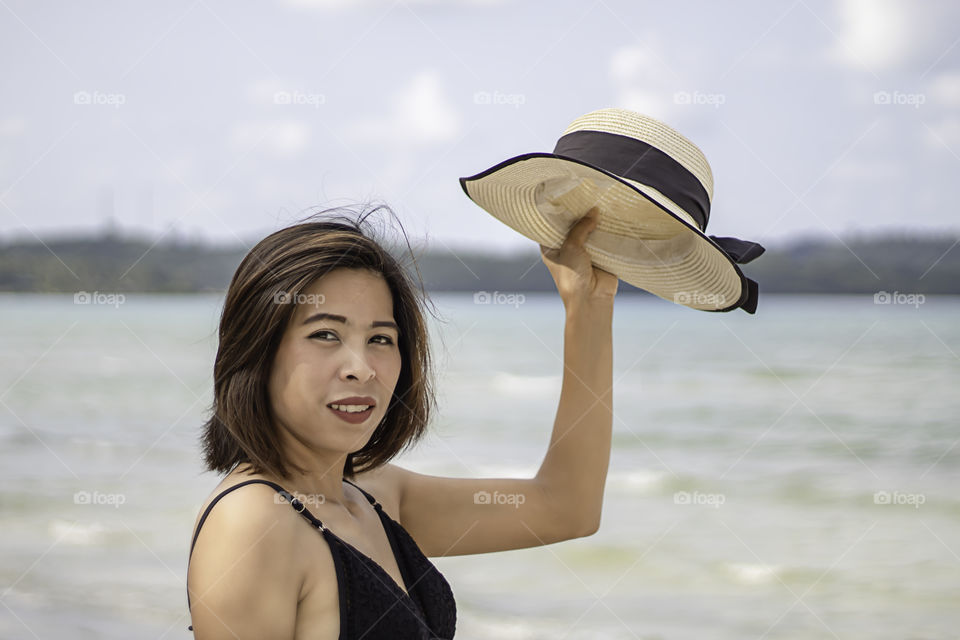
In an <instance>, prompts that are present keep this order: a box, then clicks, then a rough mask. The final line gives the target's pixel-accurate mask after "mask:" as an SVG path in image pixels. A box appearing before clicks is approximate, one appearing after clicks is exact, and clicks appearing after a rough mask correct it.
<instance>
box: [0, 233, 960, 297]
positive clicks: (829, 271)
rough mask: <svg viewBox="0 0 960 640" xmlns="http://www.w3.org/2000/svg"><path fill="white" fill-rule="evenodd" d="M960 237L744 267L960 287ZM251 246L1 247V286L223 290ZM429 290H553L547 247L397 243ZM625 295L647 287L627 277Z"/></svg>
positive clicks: (86, 241) (790, 247) (834, 279)
mask: <svg viewBox="0 0 960 640" xmlns="http://www.w3.org/2000/svg"><path fill="white" fill-rule="evenodd" d="M958 242H960V239H958V238H956V237H950V236H910V235H903V234H900V235H895V236H894V235H889V236H877V237H873V238H857V239H850V238H848V239H844V240H839V239H836V238H830V239H806V240H802V241H796V242H794V243H792V244H787V245H784V246H782V247H773V248H768V249H767V252H766V253H765V254H764V255H763V256H761V257H760V258H758V259H756V260H755V261H754V262H751V263H749V264H746V265H742V266H741V268H742V269H743V271H744V273H745V274H746V275H747V276H749V277H751V278H753V279H754V280H756V281H758V282H759V283H760V289H761V291H764V292H770V293H774V292H778V293H870V292H877V291H890V292H893V291H900V292H911V293H925V294H938V293H939V294H960V246H958ZM247 250H248V249H247V248H246V247H226V248H224V247H211V246H206V245H203V244H199V243H191V242H184V241H173V242H158V243H156V244H155V243H153V242H151V241H148V240H145V239H137V238H121V237H119V236H117V235H114V234H107V235H103V236H99V237H94V238H72V239H50V240H46V241H43V242H39V241H34V242H25V241H17V242H7V243H3V244H0V291H6V292H18V291H19V292H63V293H71V292H78V291H109V292H167V293H185V292H219V291H224V290H225V289H226V287H227V285H228V284H229V283H230V278H231V277H232V276H233V272H234V270H235V269H236V268H237V265H239V264H240V261H241V260H242V258H243V256H244V255H245V254H246V252H247ZM391 252H392V253H394V255H397V256H398V257H400V258H401V260H402V261H403V262H404V264H407V265H408V268H409V269H410V270H411V272H412V273H414V275H416V273H415V271H414V269H413V265H414V264H416V266H417V268H418V269H419V275H420V276H421V277H422V279H423V283H424V286H425V287H426V289H427V290H428V291H464V292H475V291H480V290H486V291H504V292H511V291H526V292H534V291H544V292H550V291H554V289H555V285H554V284H553V280H552V279H551V278H550V274H549V272H548V271H547V269H546V267H545V266H544V265H543V263H542V262H541V260H540V254H539V250H538V249H533V250H531V251H529V252H523V253H518V254H514V255H510V256H503V257H500V256H493V255H486V254H483V253H479V252H465V251H457V252H452V251H427V250H422V249H414V254H413V255H412V256H411V255H409V254H404V253H403V252H401V251H399V250H396V249H391ZM620 292H639V290H638V289H636V288H635V287H632V286H630V285H628V284H626V283H624V282H621V283H620Z"/></svg>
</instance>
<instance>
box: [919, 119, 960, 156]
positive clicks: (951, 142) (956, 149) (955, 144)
mask: <svg viewBox="0 0 960 640" xmlns="http://www.w3.org/2000/svg"><path fill="white" fill-rule="evenodd" d="M928 126H929V129H927V130H926V131H925V132H924V142H926V143H927V146H929V147H930V148H932V149H939V150H941V151H947V150H949V151H950V152H952V153H953V155H955V156H958V157H960V117H957V116H948V117H946V118H944V119H942V120H940V121H939V122H937V123H935V124H932V125H928ZM944 147H946V149H944Z"/></svg>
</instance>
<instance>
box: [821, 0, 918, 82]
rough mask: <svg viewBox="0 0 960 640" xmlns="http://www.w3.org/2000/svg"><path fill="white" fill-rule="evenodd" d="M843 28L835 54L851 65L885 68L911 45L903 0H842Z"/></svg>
mask: <svg viewBox="0 0 960 640" xmlns="http://www.w3.org/2000/svg"><path fill="white" fill-rule="evenodd" d="M839 12H840V19H841V21H842V23H843V28H842V31H841V32H840V33H839V34H838V36H839V38H840V42H837V43H836V45H835V49H834V54H835V55H836V57H837V58H838V59H839V60H841V61H842V62H844V63H846V64H848V65H849V66H851V67H861V66H865V67H866V68H867V69H870V70H879V69H884V68H887V67H889V66H892V64H893V63H894V62H896V61H897V60H899V59H902V58H903V57H904V55H905V54H906V53H907V51H908V50H909V47H910V44H911V42H910V34H909V26H908V25H909V20H910V16H909V13H910V12H911V8H910V7H908V6H906V4H905V3H904V2H902V0H842V2H840V9H839Z"/></svg>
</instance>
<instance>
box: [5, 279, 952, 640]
mask: <svg viewBox="0 0 960 640" xmlns="http://www.w3.org/2000/svg"><path fill="white" fill-rule="evenodd" d="M434 300H435V301H436V303H437V305H438V307H439V309H440V310H441V312H442V313H443V314H444V316H445V320H446V321H445V322H443V323H438V322H437V321H436V320H434V319H433V318H431V320H430V321H431V324H432V331H433V334H432V336H433V340H434V343H435V348H436V351H435V353H436V355H437V358H438V364H439V366H440V374H441V376H440V382H439V385H438V389H439V405H440V411H439V412H438V415H437V416H436V417H435V421H434V424H433V427H432V433H431V434H430V436H429V437H428V438H427V439H426V440H425V441H424V443H423V444H422V445H421V446H420V447H419V448H417V449H416V450H415V451H413V452H411V453H409V454H407V455H405V456H403V458H401V459H399V460H398V461H397V462H398V464H401V465H402V466H407V467H408V468H411V469H415V470H417V471H421V472H424V473H434V474H441V475H455V476H485V477H490V476H529V475H532V474H533V473H534V472H535V471H536V465H537V464H539V462H540V460H541V459H542V457H543V454H544V453H545V451H546V445H547V442H548V440H549V435H550V430H551V427H552V423H553V418H554V416H555V412H556V405H557V400H558V398H559V391H560V381H561V377H560V375H561V364H562V362H561V354H562V336H563V311H562V306H561V304H560V301H559V299H558V298H557V297H556V295H550V296H537V295H527V296H526V298H525V300H524V302H523V303H522V304H519V305H496V304H493V305H476V304H474V303H473V296H472V295H436V296H435V297H434ZM221 302H222V300H221V298H220V297H218V296H204V295H197V296H149V295H137V294H129V295H127V296H126V298H125V299H124V300H123V302H122V304H118V305H113V306H112V305H110V304H87V305H77V304H74V300H73V296H26V295H23V296H22V295H0V309H2V314H0V329H2V331H0V357H2V362H3V366H2V370H0V401H2V404H0V447H2V448H0V478H2V482H0V487H2V488H0V540H2V548H0V605H3V606H0V638H32V637H40V638H47V637H71V638H183V637H188V636H189V633H188V632H187V631H186V627H187V625H188V624H189V620H188V618H187V615H186V614H187V609H186V591H185V576H186V563H187V550H188V548H189V543H190V535H191V527H192V525H193V522H194V518H195V516H196V514H197V511H198V509H199V506H200V504H201V503H202V501H203V499H204V498H205V497H206V496H207V494H208V493H209V491H210V490H211V489H212V488H213V486H215V485H216V484H217V482H218V480H219V479H218V478H217V477H215V476H214V475H213V474H210V473H206V472H204V471H203V470H202V467H201V465H200V460H199V454H198V448H197V436H198V434H199V425H200V424H201V422H202V420H203V418H204V415H205V410H206V408H207V406H208V405H209V402H210V384H211V381H210V376H211V369H212V361H213V356H214V353H215V350H216V341H215V336H216V324H217V320H218V315H219V310H220V304H221ZM958 319H960V299H957V298H951V297H944V298H939V297H934V296H928V297H927V298H926V299H925V301H924V303H923V304H922V305H920V306H918V307H917V306H908V305H895V304H894V305H876V304H874V301H873V296H872V295H863V296H849V297H843V296H838V297H818V296H779V297H778V296H773V295H765V296H763V299H762V300H761V307H760V311H759V313H758V314H757V315H756V316H749V315H747V314H744V313H742V312H735V313H730V314H709V313H701V312H696V311H692V310H689V309H686V308H683V307H678V306H676V305H671V304H668V303H666V302H663V301H660V300H659V299H650V298H643V299H633V298H628V297H626V296H621V297H620V298H619V299H618V300H617V303H616V311H615V317H614V341H615V342H614V380H615V388H614V412H615V418H614V443H613V453H612V457H611V465H610V473H609V475H608V481H607V490H606V496H605V504H604V512H603V522H602V524H601V528H600V531H599V532H598V533H597V534H595V535H594V536H591V537H589V538H583V539H578V540H572V541H568V542H563V543H560V544H555V545H550V546H546V547H539V548H535V549H523V550H515V551H507V552H503V553H495V554H485V555H483V556H462V557H452V558H437V559H435V563H436V564H437V566H438V567H439V568H440V570H441V571H442V572H443V573H444V575H445V576H446V577H447V578H448V580H449V581H450V583H451V586H452V587H453V590H454V593H455V594H456V597H457V603H458V610H459V618H460V621H459V624H458V633H457V637H458V638H506V639H517V640H520V639H524V640H527V639H541V638H543V639H546V638H551V639H552V638H570V639H586V638H644V639H648V638H651V639H652V638H690V637H710V638H811V637H841V638H876V637H889V638H913V639H920V638H955V637H957V632H956V629H957V628H958V627H960V606H958V605H960V497H958V495H957V491H956V487H957V486H960V419H958V417H957V416H958V413H960V411H958V409H960V395H958V393H957V388H958V386H960V355H958V354H960V323H958V322H957V320H958ZM78 492H86V495H89V496H92V497H91V500H90V502H91V503H90V504H83V503H82V500H83V499H82V498H78V499H77V500H80V503H78V501H77V500H75V495H77V494H78ZM878 492H879V493H878ZM81 495H84V494H82V493H81ZM120 501H122V504H117V503H118V502H120Z"/></svg>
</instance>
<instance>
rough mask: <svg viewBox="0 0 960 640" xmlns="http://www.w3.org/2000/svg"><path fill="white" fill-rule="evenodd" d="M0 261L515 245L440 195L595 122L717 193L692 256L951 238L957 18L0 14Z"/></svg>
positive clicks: (142, 9) (743, 6)
mask: <svg viewBox="0 0 960 640" xmlns="http://www.w3.org/2000/svg"><path fill="white" fill-rule="evenodd" d="M0 60H2V61H3V62H2V64H3V73H2V75H0V240H13V239H25V240H36V239H38V238H41V239H46V238H51V237H62V236H64V235H73V234H80V235H90V234H94V233H97V232H99V231H102V230H103V229H105V228H111V229H113V230H114V231H116V232H119V233H122V234H128V235H140V236H146V237H149V238H153V239H161V240H164V239H166V240H169V239H174V238H178V239H186V238H190V239H198V240H203V241H207V242H212V243H218V244H219V243H222V244H237V243H243V244H246V245H247V246H250V245H252V244H253V243H254V242H255V241H256V240H258V239H259V238H261V237H263V236H264V235H266V234H267V233H269V232H271V231H273V230H275V229H277V228H279V227H281V226H284V225H286V224H290V223H292V222H294V221H296V220H298V219H300V218H302V217H304V216H306V215H308V214H309V213H311V212H313V211H315V210H317V209H318V208H325V207H330V206H336V205H346V204H351V203H362V202H368V201H380V202H385V203H386V204H388V205H389V206H390V207H391V208H392V209H393V210H394V211H395V212H396V213H397V215H398V216H399V219H400V221H401V223H402V225H403V227H404V229H405V230H406V232H407V234H408V235H409V236H410V238H411V241H413V242H416V243H421V244H422V243H426V245H427V247H428V248H431V249H436V250H447V249H452V250H457V249H465V248H474V249H481V250H485V251H493V252H498V251H503V252H511V251H514V250H521V249H524V248H529V247H531V246H533V241H531V240H529V239H527V238H525V237H523V236H521V235H519V234H518V233H516V232H515V231H513V230H512V229H510V228H509V227H507V226H505V225H504V224H503V223H501V222H500V221H498V220H497V219H495V218H493V217H492V216H490V215H489V214H487V213H486V212H484V211H483V210H482V209H480V208H479V207H477V206H476V205H475V204H473V203H472V202H471V201H470V200H469V199H467V197H466V196H465V195H464V194H463V192H462V190H461V188H460V185H459V182H458V178H460V177H461V176H470V175H473V174H476V173H479V172H481V171H483V170H485V169H487V168H489V167H490V166H492V165H494V164H496V163H498V162H501V161H503V160H506V159H507V158H510V157H513V156H515V155H519V154H522V153H528V152H534V151H544V152H549V151H552V149H553V146H554V144H555V143H556V141H557V139H558V138H559V137H560V135H562V133H563V131H564V129H565V128H566V127H567V125H568V124H569V123H570V122H572V121H573V120H574V119H576V118H577V117H578V116H580V115H582V114H584V113H587V112H590V111H593V110H595V109H600V108H604V107H621V108H626V109H632V110H634V111H638V112H640V113H644V114H646V115H650V116H653V117H655V118H658V119H661V120H663V121H664V122H666V123H667V124H669V125H670V126H672V127H674V128H675V129H677V130H678V131H680V132H681V133H682V134H683V135H685V136H686V137H687V138H689V139H691V140H692V141H693V142H695V143H696V144H697V146H699V147H700V148H701V149H702V150H703V152H704V154H705V155H706V157H707V159H708V161H709V163H710V165H711V168H712V171H713V174H714V180H715V189H714V198H713V206H712V213H711V218H710V223H709V226H708V228H707V233H709V234H713V235H730V236H736V237H740V238H745V239H749V240H754V241H759V242H762V243H764V244H766V245H767V246H774V245H776V244H778V243H785V242H790V241H792V240H795V239H797V238H800V237H806V236H819V237H828V238H844V239H846V238H849V237H851V236H855V235H858V234H862V235H870V234H874V233H878V232H888V231H917V232H923V233H934V232H941V231H945V232H950V233H953V234H957V233H960V224H958V219H957V206H956V204H955V203H956V199H957V185H958V180H957V176H958V174H960V4H958V3H956V2H949V1H945V2H937V1H928V0H909V1H907V0H838V1H837V2H819V1H815V0H797V1H796V2H773V1H762V2H760V1H757V2H716V1H705V2H692V1H682V2H669V3H666V2H656V3H653V2H638V1H636V0H623V1H620V0H597V1H596V2H591V1H590V0H578V1H576V2H549V3H548V2H522V1H520V0H514V1H510V0H501V1H495V0H474V1H469V2H468V1H465V0H443V1H440V0H437V1H427V0H421V1H414V0H408V1H406V2H403V1H397V2H389V1H386V0H365V1H359V0H280V1H276V2H229V1H226V0H187V1H174V0H170V1H166V2H133V1H123V2H83V3H77V2H66V1H62V2H46V1H36V0H25V1H14V0H0Z"/></svg>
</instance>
